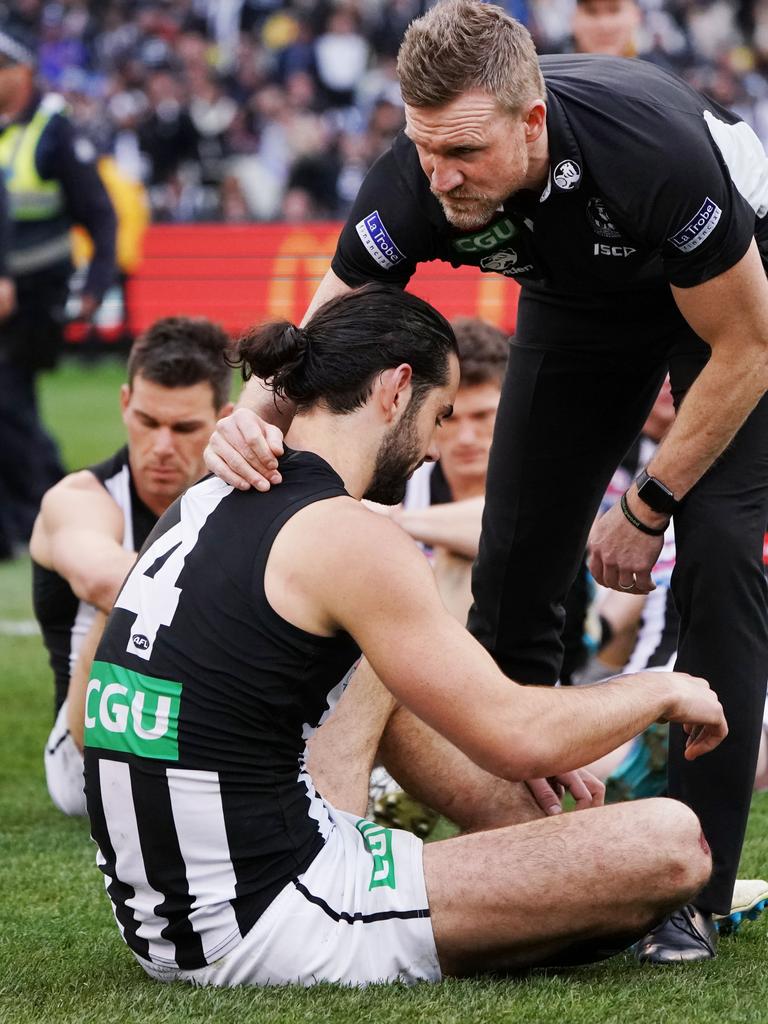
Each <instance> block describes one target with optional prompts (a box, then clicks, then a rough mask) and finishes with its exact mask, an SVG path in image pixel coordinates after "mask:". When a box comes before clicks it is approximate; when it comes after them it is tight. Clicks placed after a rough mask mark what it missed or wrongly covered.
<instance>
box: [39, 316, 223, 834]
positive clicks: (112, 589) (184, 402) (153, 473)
mask: <svg viewBox="0 0 768 1024" xmlns="http://www.w3.org/2000/svg"><path fill="white" fill-rule="evenodd" d="M228 343H229V339H228V337H227V335H226V334H225V333H224V331H222V330H221V328H219V327H217V326H216V325H215V324H212V323H210V321H208V320H203V319H199V320H197V319H188V318H186V317H169V318H167V319H164V320H158V321H157V323H155V324H154V325H153V326H152V327H150V328H149V330H148V331H147V332H146V333H145V334H144V335H142V336H141V337H140V338H139V339H138V340H137V341H136V343H135V344H134V346H133V348H132V349H131V353H130V356H129V359H128V383H127V384H123V385H122V388H121V391H120V405H121V408H122V414H123V422H124V423H125V428H126V432H127V435H128V444H127V445H126V446H125V447H123V448H121V449H120V450H119V451H118V452H116V453H115V454H114V455H113V456H112V457H111V458H110V459H107V460H106V461H105V462H102V463H100V464H99V465H97V466H91V467H90V468H89V469H84V470H82V471H80V472H77V473H70V475H69V476H66V477H64V479H63V480H61V481H59V483H57V484H56V485H55V486H54V487H52V488H51V489H50V490H49V491H48V492H47V493H46V495H45V496H44V498H43V502H42V506H41V509H40V513H39V515H38V517H37V520H36V522H35V526H34V530H33V533H32V540H31V543H30V552H31V554H32V571H33V594H34V607H35V615H36V616H37V619H38V621H39V623H40V627H41V629H42V632H43V640H44V642H45V646H46V647H47V649H48V655H49V658H50V662H51V668H52V669H53V673H54V681H55V687H56V694H55V702H56V703H55V711H56V721H55V723H54V726H53V730H52V731H51V734H50V736H49V738H48V741H47V743H46V745H45V774H46V780H47V783H48V792H49V793H50V795H51V799H52V800H53V802H54V803H55V804H56V806H57V807H58V808H59V809H60V810H61V811H63V812H64V813H65V814H73V815H77V814H85V813H86V810H85V796H84V794H83V755H82V746H83V700H84V697H85V687H86V684H87V682H88V675H87V673H88V671H89V669H90V664H91V660H92V659H93V652H94V650H95V649H96V644H97V643H98V642H99V639H100V638H101V633H102V630H103V628H104V622H105V616H106V614H107V613H108V612H109V611H110V609H111V608H112V604H113V602H114V600H115V597H116V596H117V592H118V590H119V589H120V587H121V586H122V583H123V580H124V579H125V576H126V574H127V572H128V570H129V569H130V567H131V566H132V565H133V563H134V561H135V560H136V552H137V551H138V549H139V548H140V547H141V545H142V544H143V543H144V541H145V539H146V537H147V535H148V534H149V532H150V530H151V529H152V527H153V526H154V525H155V523H156V522H157V519H158V516H160V515H161V514H162V513H163V512H164V511H165V510H166V509H167V508H168V506H169V505H170V504H171V502H172V501H174V499H175V498H177V497H178V496H179V495H180V494H181V492H182V491H183V490H184V489H185V488H187V487H189V485H190V484H192V483H194V482H195V480H199V479H200V477H201V476H202V475H203V473H204V472H205V467H204V465H203V458H202V456H203V449H204V447H205V444H206V442H207V440H208V437H209V436H210V432H211V430H212V429H213V425H214V424H215V422H216V420H217V418H218V417H219V416H221V415H224V414H226V413H227V412H229V411H230V410H231V408H232V406H231V403H230V402H229V401H228V397H229V381H230V368H229V366H228V365H227V363H226V361H225V358H224V355H225V352H226V348H227V345H228ZM68 694H69V696H67V695H68Z"/></svg>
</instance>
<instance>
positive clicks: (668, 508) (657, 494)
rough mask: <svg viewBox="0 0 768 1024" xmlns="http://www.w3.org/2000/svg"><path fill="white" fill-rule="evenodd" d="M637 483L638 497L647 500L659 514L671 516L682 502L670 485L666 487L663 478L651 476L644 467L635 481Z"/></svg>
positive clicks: (649, 506)
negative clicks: (677, 498) (658, 478)
mask: <svg viewBox="0 0 768 1024" xmlns="http://www.w3.org/2000/svg"><path fill="white" fill-rule="evenodd" d="M635 483H636V484H637V494H638V497H639V498H640V499H641V500H642V501H644V502H645V504H646V505H647V506H648V508H652V509H653V511H654V512H658V513H659V515H664V516H671V515H674V513H675V512H677V510H678V508H680V502H679V501H676V500H675V496H674V494H673V493H672V491H670V489H669V488H668V487H665V486H664V484H663V483H662V482H661V480H657V479H656V477H654V476H649V475H648V471H647V470H645V469H642V470H641V471H640V474H639V476H638V478H637V480H636V481H635Z"/></svg>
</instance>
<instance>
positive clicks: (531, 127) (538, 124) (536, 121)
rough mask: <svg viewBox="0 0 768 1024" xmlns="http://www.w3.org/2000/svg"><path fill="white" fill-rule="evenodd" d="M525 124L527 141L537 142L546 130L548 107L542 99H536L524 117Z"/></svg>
mask: <svg viewBox="0 0 768 1024" xmlns="http://www.w3.org/2000/svg"><path fill="white" fill-rule="evenodd" d="M523 122H524V124H525V141H526V142H535V141H536V139H538V137H539V136H540V135H541V133H542V132H543V131H544V126H545V125H546V123H547V108H546V106H545V104H544V103H542V101H541V100H536V102H535V103H533V104H532V105H531V108H530V110H529V111H528V113H527V114H526V116H525V117H524V118H523Z"/></svg>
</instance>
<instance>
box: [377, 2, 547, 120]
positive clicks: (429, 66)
mask: <svg viewBox="0 0 768 1024" xmlns="http://www.w3.org/2000/svg"><path fill="white" fill-rule="evenodd" d="M397 73H398V75H399V78H400V88H401V91H402V94H403V100H404V101H405V103H407V104H408V106H411V107H440V106H443V104H445V103H450V102H451V100H454V99H456V97H457V96H460V95H461V94H462V93H464V92H467V91H468V90H470V89H482V90H484V91H485V92H487V93H488V94H489V95H491V96H494V97H495V98H496V100H497V102H498V103H499V104H500V105H501V106H502V107H505V108H506V109H508V110H510V111H513V112H515V113H519V112H520V111H521V109H522V108H523V107H524V106H526V105H527V104H529V103H532V102H534V100H537V99H542V100H543V99H545V98H546V89H545V86H544V79H543V77H542V74H541V69H540V68H539V61H538V58H537V56H536V49H535V47H534V45H533V40H532V39H531V34H530V32H529V31H528V29H527V28H525V26H523V25H521V24H520V22H519V21H515V19H514V18H511V17H510V16H509V15H508V14H507V13H506V11H504V10H503V9H502V8H501V7H497V6H496V5H495V4H488V3H482V2H480V0H441V2H440V3H438V4H436V5H435V6H434V7H433V8H432V9H431V10H429V11H427V13H426V14H425V15H423V16H422V17H421V18H418V19H417V20H416V21H413V22H411V24H410V25H409V26H408V29H407V31H406V33H405V36H404V38H403V42H402V44H401V46H400V51H399V53H398V55H397Z"/></svg>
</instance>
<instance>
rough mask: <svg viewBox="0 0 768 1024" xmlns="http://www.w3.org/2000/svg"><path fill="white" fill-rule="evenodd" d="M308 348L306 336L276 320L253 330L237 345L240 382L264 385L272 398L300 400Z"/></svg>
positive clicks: (294, 327) (303, 332)
mask: <svg viewBox="0 0 768 1024" xmlns="http://www.w3.org/2000/svg"><path fill="white" fill-rule="evenodd" d="M308 348H309V338H308V336H307V332H306V331H305V330H303V329H302V328H301V327H297V326H296V325H295V324H292V323H290V322H289V321H287V320H280V321H278V322H276V323H270V324H263V325H262V326H261V327H255V328H253V329H252V330H251V331H249V332H248V334H246V335H244V337H242V338H241V339H240V341H239V343H238V347H237V355H238V359H237V362H238V363H241V364H242V370H243V379H244V380H248V379H249V378H250V377H252V376H253V377H259V378H261V380H264V381H268V382H269V383H270V385H271V386H272V388H273V390H274V391H275V393H276V394H278V395H283V396H285V397H286V398H291V399H294V400H295V399H301V398H302V397H304V390H305V388H304V387H302V377H303V367H304V362H305V360H306V357H307V351H308Z"/></svg>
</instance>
